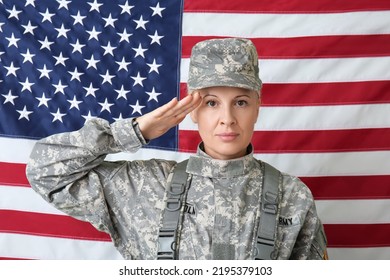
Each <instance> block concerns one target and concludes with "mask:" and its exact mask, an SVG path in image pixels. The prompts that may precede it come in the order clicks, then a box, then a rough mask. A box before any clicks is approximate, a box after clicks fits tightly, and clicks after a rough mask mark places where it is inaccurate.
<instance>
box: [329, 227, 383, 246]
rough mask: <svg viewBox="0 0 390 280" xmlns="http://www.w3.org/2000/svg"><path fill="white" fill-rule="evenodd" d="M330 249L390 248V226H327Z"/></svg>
mask: <svg viewBox="0 0 390 280" xmlns="http://www.w3.org/2000/svg"><path fill="white" fill-rule="evenodd" d="M324 228H325V233H326V236H327V239H328V244H329V247H333V248H348V247H349V248H365V247H389V246H390V224H325V225H324Z"/></svg>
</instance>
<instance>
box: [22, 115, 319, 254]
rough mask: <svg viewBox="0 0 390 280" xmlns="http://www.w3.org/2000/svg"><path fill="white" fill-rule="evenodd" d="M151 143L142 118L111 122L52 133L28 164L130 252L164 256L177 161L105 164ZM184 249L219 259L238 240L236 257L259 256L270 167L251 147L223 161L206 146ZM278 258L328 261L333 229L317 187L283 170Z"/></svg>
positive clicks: (51, 194) (198, 163) (36, 180)
mask: <svg viewBox="0 0 390 280" xmlns="http://www.w3.org/2000/svg"><path fill="white" fill-rule="evenodd" d="M145 144H146V141H145V139H144V138H143V137H142V134H141V133H140V131H139V129H138V127H137V126H134V125H133V122H132V119H125V120H120V121H117V122H115V123H113V124H111V125H110V124H109V123H108V122H107V121H105V120H102V119H94V120H92V121H89V122H87V123H86V125H85V126H84V127H83V128H81V129H80V130H79V131H75V132H70V133H62V134H57V135H53V136H50V137H48V138H46V139H42V140H41V141H39V142H37V144H36V145H35V147H34V149H33V151H32V154H31V159H30V161H29V163H28V166H27V176H28V179H29V181H30V183H31V186H32V188H33V189H34V190H35V191H37V192H38V193H39V194H40V195H42V196H43V197H44V198H45V199H46V200H47V201H48V202H50V203H51V204H53V205H54V206H55V207H56V208H58V209H60V210H61V211H63V212H65V213H67V214H69V215H71V216H73V217H75V218H77V219H80V220H84V221H88V222H90V223H91V224H92V225H93V226H94V227H96V228H97V229H98V230H101V231H105V232H107V233H108V234H110V236H111V238H112V240H113V242H114V244H115V246H116V248H117V249H118V250H119V252H120V253H121V254H122V255H123V257H124V258H126V259H156V257H157V239H158V231H159V228H160V225H161V217H162V212H163V210H164V207H165V201H166V192H165V189H166V186H167V180H168V177H169V174H170V171H171V169H172V167H174V166H175V164H176V163H175V162H173V161H166V160H157V159H152V160H147V161H139V160H134V161H120V162H107V161H104V159H105V156H106V155H107V154H110V153H117V152H136V151H137V150H138V149H139V148H140V147H141V146H142V145H145ZM187 172H188V173H190V174H192V175H193V177H192V183H191V186H190V189H189V193H188V198H187V205H186V209H187V211H186V213H185V214H184V221H183V229H182V233H181V241H180V248H179V258H180V259H213V254H214V253H213V252H215V248H218V247H220V246H225V245H226V246H232V247H233V248H234V259H252V258H253V254H254V248H255V244H256V237H257V231H256V228H257V225H258V220H259V215H260V213H261V212H260V205H259V204H260V203H259V199H260V192H261V189H262V186H261V184H262V183H261V182H262V171H261V168H260V165H259V162H258V161H257V160H256V159H255V158H254V157H253V153H252V152H251V150H249V153H248V155H246V156H244V157H242V158H238V159H234V160H227V161H222V160H214V159H212V158H210V157H209V156H208V155H206V154H205V153H204V152H203V151H202V150H201V149H198V152H197V154H196V155H193V156H191V157H190V159H189V162H188V166H187ZM282 189H283V192H282V200H281V203H280V219H279V225H278V228H277V238H276V248H277V250H276V258H277V259H322V258H324V256H325V255H326V248H325V246H326V245H325V243H326V241H325V236H324V234H323V231H322V224H321V222H320V220H319V218H318V216H317V213H316V209H315V204H314V201H313V197H312V195H311V193H310V191H309V189H308V188H307V187H306V186H305V185H304V184H303V183H302V182H301V181H300V180H299V179H297V178H295V177H292V176H289V175H287V174H283V187H282Z"/></svg>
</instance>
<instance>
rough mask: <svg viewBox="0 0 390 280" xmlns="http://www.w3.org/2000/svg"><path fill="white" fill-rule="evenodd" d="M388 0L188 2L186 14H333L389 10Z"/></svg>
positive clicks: (185, 6)
mask: <svg viewBox="0 0 390 280" xmlns="http://www.w3.org/2000/svg"><path fill="white" fill-rule="evenodd" d="M388 9H389V1H388V0H375V1H372V0H354V1H333V0H316V1H306V0H289V1H285V0H274V1H259V0H244V1H210V0H186V1H184V12H221V13H223V12H225V13H227V12H233V13H257V12H264V13H266V12H269V13H270V12H272V13H333V12H347V11H355V12H357V11H374V10H388Z"/></svg>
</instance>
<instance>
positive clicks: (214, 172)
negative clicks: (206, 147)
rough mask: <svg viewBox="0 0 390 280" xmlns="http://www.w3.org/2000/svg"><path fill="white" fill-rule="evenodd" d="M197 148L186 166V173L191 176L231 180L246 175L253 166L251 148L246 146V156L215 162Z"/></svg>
mask: <svg viewBox="0 0 390 280" xmlns="http://www.w3.org/2000/svg"><path fill="white" fill-rule="evenodd" d="M202 147H203V144H202V143H201V144H200V145H199V146H198V151H197V153H196V155H194V156H191V157H190V158H189V160H188V164H187V172H188V173H190V174H193V175H198V176H202V177H210V178H232V177H237V176H242V175H245V174H247V173H248V172H249V171H250V170H251V169H252V168H253V167H254V166H255V159H254V157H253V147H252V145H249V146H248V154H247V155H246V156H244V157H240V158H237V159H232V160H217V159H213V158H211V157H210V156H209V155H208V154H206V153H205V152H204V151H203V149H202Z"/></svg>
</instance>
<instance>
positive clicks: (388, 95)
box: [180, 81, 390, 106]
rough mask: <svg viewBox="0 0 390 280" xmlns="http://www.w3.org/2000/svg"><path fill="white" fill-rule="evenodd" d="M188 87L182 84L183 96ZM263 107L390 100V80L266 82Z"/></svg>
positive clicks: (263, 90)
mask: <svg viewBox="0 0 390 280" xmlns="http://www.w3.org/2000/svg"><path fill="white" fill-rule="evenodd" d="M186 95H187V86H186V84H185V83H181V84H180V96H181V97H184V96H186ZM261 103H262V104H261V106H323V105H354V104H379V103H390V81H369V82H346V83H311V84H309V83H307V84H264V85H263V89H262V98H261Z"/></svg>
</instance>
